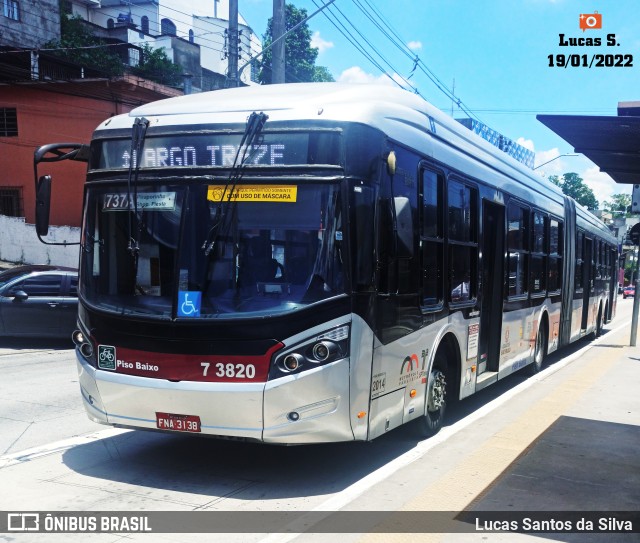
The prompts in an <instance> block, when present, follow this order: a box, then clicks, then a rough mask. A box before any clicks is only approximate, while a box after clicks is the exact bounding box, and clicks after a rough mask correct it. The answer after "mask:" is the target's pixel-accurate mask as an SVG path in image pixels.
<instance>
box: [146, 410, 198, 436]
mask: <svg viewBox="0 0 640 543" xmlns="http://www.w3.org/2000/svg"><path fill="white" fill-rule="evenodd" d="M156 426H157V427H158V428H159V429H160V430H173V431H174V432H200V417H198V416H196V415H176V414H175V413H156Z"/></svg>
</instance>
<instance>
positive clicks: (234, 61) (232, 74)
mask: <svg viewBox="0 0 640 543" xmlns="http://www.w3.org/2000/svg"><path fill="white" fill-rule="evenodd" d="M227 81H228V85H229V87H239V86H240V81H239V80H238V0H229V68H228V71H227Z"/></svg>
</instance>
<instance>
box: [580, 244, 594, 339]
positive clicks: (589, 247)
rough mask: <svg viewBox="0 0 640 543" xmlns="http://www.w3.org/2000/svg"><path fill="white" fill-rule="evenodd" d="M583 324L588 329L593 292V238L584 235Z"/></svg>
mask: <svg viewBox="0 0 640 543" xmlns="http://www.w3.org/2000/svg"><path fill="white" fill-rule="evenodd" d="M582 261H583V265H582V287H583V288H582V325H581V328H582V329H583V330H586V328H587V325H588V324H589V322H588V320H589V299H590V298H591V293H592V292H593V275H594V274H593V262H592V261H593V240H592V239H590V238H588V237H586V236H585V237H584V249H583V253H582Z"/></svg>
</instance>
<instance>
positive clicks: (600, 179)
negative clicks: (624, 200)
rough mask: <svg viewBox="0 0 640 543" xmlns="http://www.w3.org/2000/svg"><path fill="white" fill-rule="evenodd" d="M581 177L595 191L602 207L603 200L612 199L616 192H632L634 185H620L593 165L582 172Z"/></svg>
mask: <svg viewBox="0 0 640 543" xmlns="http://www.w3.org/2000/svg"><path fill="white" fill-rule="evenodd" d="M580 177H582V179H584V182H585V183H586V184H587V185H588V186H589V188H590V189H591V190H592V191H593V194H594V195H595V197H596V200H598V202H599V203H600V208H601V209H602V208H603V207H604V206H603V205H602V204H603V202H605V201H607V200H610V199H611V197H612V196H613V195H614V194H627V193H628V194H631V187H632V185H620V184H618V183H616V182H615V181H613V179H611V177H609V176H608V175H607V174H606V173H603V172H601V171H600V168H598V166H591V167H590V168H587V169H585V170H584V171H583V172H582V173H580Z"/></svg>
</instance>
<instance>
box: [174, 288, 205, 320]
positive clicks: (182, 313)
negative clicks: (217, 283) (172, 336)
mask: <svg viewBox="0 0 640 543" xmlns="http://www.w3.org/2000/svg"><path fill="white" fill-rule="evenodd" d="M201 300H202V293H201V292H197V291H180V292H179V293H178V317H199V316H200V301H201Z"/></svg>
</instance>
